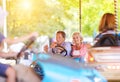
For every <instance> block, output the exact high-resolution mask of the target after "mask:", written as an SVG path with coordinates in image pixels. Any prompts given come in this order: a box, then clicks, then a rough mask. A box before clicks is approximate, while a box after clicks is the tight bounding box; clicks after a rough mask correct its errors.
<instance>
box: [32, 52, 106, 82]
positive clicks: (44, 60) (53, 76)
mask: <svg viewBox="0 0 120 82" xmlns="http://www.w3.org/2000/svg"><path fill="white" fill-rule="evenodd" d="M33 61H34V62H36V64H37V65H38V66H39V67H40V68H41V70H40V71H37V72H40V73H42V74H40V75H42V76H43V79H42V82H107V80H106V79H105V78H104V77H103V76H102V75H101V74H100V73H99V72H98V71H96V70H95V69H93V68H92V67H90V66H88V65H87V64H83V63H77V62H75V61H74V60H73V59H71V58H67V57H62V56H59V55H54V56H53V55H49V54H45V53H39V54H36V55H35V54H34V56H33Z"/></svg>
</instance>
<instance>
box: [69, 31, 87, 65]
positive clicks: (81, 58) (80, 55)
mask: <svg viewBox="0 0 120 82" xmlns="http://www.w3.org/2000/svg"><path fill="white" fill-rule="evenodd" d="M72 40H73V44H72V52H71V56H72V58H73V59H75V60H76V61H77V62H82V63H84V62H85V56H86V55H87V45H86V44H84V43H83V42H82V41H83V37H82V35H81V34H80V32H74V33H73V35H72Z"/></svg>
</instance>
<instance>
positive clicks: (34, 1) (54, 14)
mask: <svg viewBox="0 0 120 82" xmlns="http://www.w3.org/2000/svg"><path fill="white" fill-rule="evenodd" d="M24 1H27V0H7V11H8V16H7V27H8V36H12V37H15V36H20V35H23V34H26V33H29V32H32V31H37V32H39V34H40V35H48V36H50V37H52V36H53V34H54V33H55V32H56V31H57V30H64V31H66V33H67V35H68V38H70V37H71V34H72V33H73V32H74V31H80V26H81V32H82V34H83V35H84V36H93V34H95V33H96V32H97V30H98V29H97V28H98V25H99V21H100V19H101V16H102V15H103V14H104V13H106V12H111V13H114V0H109V1H108V0H104V1H102V0H92V1H91V0H28V1H29V3H30V6H29V7H25V6H24V5H23V2H24ZM80 1H81V3H80ZM119 2H120V0H118V5H119ZM80 4H81V5H80ZM0 5H1V1H0ZM80 6H81V8H79V7H80ZM80 9H81V10H80ZM119 9H120V7H119V6H118V10H119ZM80 11H81V24H80V18H79V17H80ZM118 13H119V11H118ZM118 17H120V15H119V16H118ZM119 23H120V22H119Z"/></svg>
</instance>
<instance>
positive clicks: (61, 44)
mask: <svg viewBox="0 0 120 82" xmlns="http://www.w3.org/2000/svg"><path fill="white" fill-rule="evenodd" d="M65 38H66V34H65V32H64V31H58V32H57V33H56V41H55V42H52V43H51V45H50V48H49V49H48V45H46V46H45V47H44V50H45V52H48V53H50V54H60V55H62V56H70V54H71V44H70V43H69V42H65Z"/></svg>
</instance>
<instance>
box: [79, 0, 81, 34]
mask: <svg viewBox="0 0 120 82" xmlns="http://www.w3.org/2000/svg"><path fill="white" fill-rule="evenodd" d="M79 25H80V26H79V30H80V32H81V0H79Z"/></svg>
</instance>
